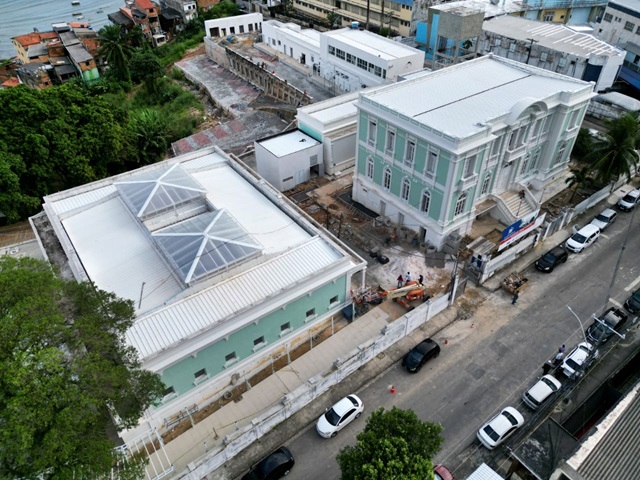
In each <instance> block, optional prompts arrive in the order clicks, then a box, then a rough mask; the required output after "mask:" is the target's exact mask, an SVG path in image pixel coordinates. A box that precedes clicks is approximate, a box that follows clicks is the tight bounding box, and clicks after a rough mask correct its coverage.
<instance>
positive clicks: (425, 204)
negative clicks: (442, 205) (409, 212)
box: [420, 190, 431, 213]
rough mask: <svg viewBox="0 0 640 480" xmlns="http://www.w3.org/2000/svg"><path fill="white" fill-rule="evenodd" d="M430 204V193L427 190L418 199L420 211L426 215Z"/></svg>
mask: <svg viewBox="0 0 640 480" xmlns="http://www.w3.org/2000/svg"><path fill="white" fill-rule="evenodd" d="M430 203H431V193H429V192H428V191H427V190H425V191H424V192H422V198H421V199H420V211H421V212H425V213H427V212H428V211H429V204H430Z"/></svg>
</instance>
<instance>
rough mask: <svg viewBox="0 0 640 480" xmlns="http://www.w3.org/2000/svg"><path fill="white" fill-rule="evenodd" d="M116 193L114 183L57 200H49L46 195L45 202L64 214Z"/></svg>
mask: <svg viewBox="0 0 640 480" xmlns="http://www.w3.org/2000/svg"><path fill="white" fill-rule="evenodd" d="M114 193H116V187H115V186H114V185H106V186H104V187H101V188H96V189H95V190H88V191H86V192H84V193H80V194H78V195H70V196H68V197H65V198H61V199H60V200H56V199H55V197H54V198H52V199H51V201H49V199H48V197H45V202H47V203H48V204H49V205H51V208H53V211H54V212H55V213H56V214H57V215H62V214H63V213H67V212H69V211H71V210H75V209H76V208H80V207H84V206H87V205H91V204H92V203H96V202H99V201H100V200H102V199H104V198H106V197H108V196H109V195H111V194H114Z"/></svg>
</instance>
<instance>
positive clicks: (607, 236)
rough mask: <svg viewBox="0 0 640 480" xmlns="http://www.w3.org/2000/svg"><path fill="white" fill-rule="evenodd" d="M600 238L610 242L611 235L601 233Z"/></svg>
mask: <svg viewBox="0 0 640 480" xmlns="http://www.w3.org/2000/svg"><path fill="white" fill-rule="evenodd" d="M600 236H601V237H602V238H604V239H605V240H609V235H605V234H604V233H601V234H600Z"/></svg>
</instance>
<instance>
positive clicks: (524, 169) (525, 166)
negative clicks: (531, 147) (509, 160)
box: [520, 153, 530, 175]
mask: <svg viewBox="0 0 640 480" xmlns="http://www.w3.org/2000/svg"><path fill="white" fill-rule="evenodd" d="M529 159H530V155H529V154H528V153H527V154H526V155H525V156H524V157H522V165H521V167H520V175H524V174H525V173H527V170H528V168H529Z"/></svg>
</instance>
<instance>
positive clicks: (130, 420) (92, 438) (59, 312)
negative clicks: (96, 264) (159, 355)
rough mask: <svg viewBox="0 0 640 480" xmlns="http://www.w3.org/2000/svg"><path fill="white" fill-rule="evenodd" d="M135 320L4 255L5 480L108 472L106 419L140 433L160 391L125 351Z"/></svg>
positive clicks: (0, 461)
mask: <svg viewBox="0 0 640 480" xmlns="http://www.w3.org/2000/svg"><path fill="white" fill-rule="evenodd" d="M133 320H134V309H133V305H132V303H131V302H130V301H125V300H121V299H119V298H117V297H116V296H115V295H114V294H112V293H107V292H104V291H101V290H98V289H97V288H95V286H94V285H93V284H91V283H86V282H85V283H77V282H75V281H64V280H61V279H59V278H58V277H56V276H55V275H54V273H53V272H52V271H51V268H50V266H49V264H48V263H45V262H42V261H38V260H34V259H27V258H23V259H14V258H11V257H8V256H5V257H0V425H2V428H0V478H23V479H31V478H44V479H71V478H101V477H102V476H103V475H104V474H105V473H108V472H109V471H110V470H111V467H112V465H113V461H114V455H115V454H114V452H113V447H114V445H113V443H112V442H111V441H110V439H109V437H108V435H107V432H108V430H109V429H110V428H111V429H112V428H113V426H112V420H111V414H110V413H111V412H113V413H116V414H117V415H118V418H119V427H120V428H125V427H130V426H132V425H135V424H136V423H137V421H138V419H139V418H140V416H141V414H142V413H143V411H144V410H145V409H146V408H148V407H149V406H150V405H152V404H153V403H154V402H155V401H157V399H159V398H160V397H161V395H162V392H163V388H164V387H163V385H162V382H161V381H160V379H159V377H158V376H157V375H156V374H153V373H151V372H149V371H147V370H143V369H141V368H140V364H139V361H138V357H137V354H136V352H135V350H134V349H133V348H132V347H130V346H127V344H126V343H125V340H124V334H125V332H126V330H127V329H128V328H129V327H130V326H131V325H132V323H133ZM40 474H43V476H42V477H39V475H40Z"/></svg>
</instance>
